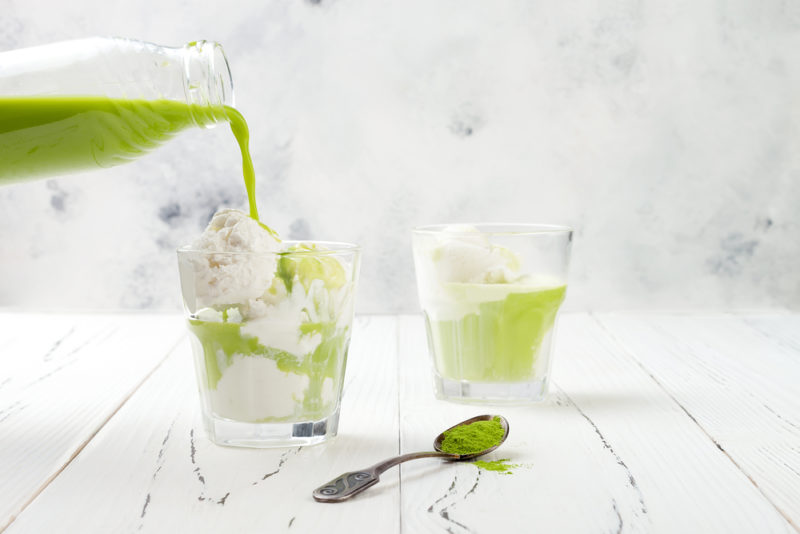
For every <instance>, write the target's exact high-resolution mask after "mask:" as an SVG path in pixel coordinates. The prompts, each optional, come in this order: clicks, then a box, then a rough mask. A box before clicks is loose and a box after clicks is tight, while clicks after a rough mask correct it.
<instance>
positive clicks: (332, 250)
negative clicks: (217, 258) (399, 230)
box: [176, 240, 361, 256]
mask: <svg viewBox="0 0 800 534" xmlns="http://www.w3.org/2000/svg"><path fill="white" fill-rule="evenodd" d="M281 244H282V245H287V244H288V245H321V246H323V247H327V248H325V249H316V250H276V251H267V252H255V251H251V250H239V251H223V250H203V249H198V248H193V247H192V245H183V246H180V247H178V248H177V250H176V252H177V253H178V255H182V254H198V255H204V256H214V255H217V254H225V255H234V256H264V255H274V256H336V255H340V254H347V253H356V252H361V247H360V246H359V245H356V244H354V243H347V242H345V241H314V240H287V241H281Z"/></svg>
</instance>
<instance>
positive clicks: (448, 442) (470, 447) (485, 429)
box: [441, 417, 519, 475]
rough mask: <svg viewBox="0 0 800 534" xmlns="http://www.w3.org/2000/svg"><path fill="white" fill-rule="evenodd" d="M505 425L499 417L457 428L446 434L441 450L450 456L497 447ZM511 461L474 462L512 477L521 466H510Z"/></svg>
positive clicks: (481, 466) (481, 467)
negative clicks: (512, 470)
mask: <svg viewBox="0 0 800 534" xmlns="http://www.w3.org/2000/svg"><path fill="white" fill-rule="evenodd" d="M504 433H505V431H504V430H503V425H502V423H501V421H500V418H499V417H495V418H494V419H492V420H490V421H475V422H474V423H470V424H468V425H464V426H457V427H456V428H452V429H450V430H448V431H446V432H445V433H444V439H443V440H442V446H441V449H442V451H443V452H447V453H450V454H472V453H476V452H480V451H483V450H486V449H489V448H491V447H495V446H497V445H498V444H499V443H500V441H501V440H502V439H503V434H504ZM508 461H509V459H508V458H505V459H503V460H494V461H491V462H486V461H482V460H478V461H476V462H473V464H474V465H475V466H476V467H479V468H480V469H485V470H487V471H496V472H499V473H500V474H503V475H510V474H511V469H513V468H516V467H519V464H509V463H508Z"/></svg>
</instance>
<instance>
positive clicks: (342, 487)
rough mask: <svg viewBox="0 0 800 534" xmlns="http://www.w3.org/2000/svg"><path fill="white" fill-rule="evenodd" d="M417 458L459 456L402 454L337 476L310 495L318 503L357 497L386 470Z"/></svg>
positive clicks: (428, 453) (444, 453) (456, 458)
mask: <svg viewBox="0 0 800 534" xmlns="http://www.w3.org/2000/svg"><path fill="white" fill-rule="evenodd" d="M417 458H447V459H449V460H458V459H459V458H460V456H459V455H458V454H448V453H446V452H412V453H409V454H402V455H400V456H395V457H394V458H389V459H388V460H384V461H382V462H380V463H377V464H375V465H373V466H372V467H368V468H366V469H362V470H360V471H351V472H349V473H344V474H343V475H339V476H338V477H336V478H334V479H333V480H331V481H330V482H328V483H327V484H323V485H322V486H320V487H318V488H317V489H315V490H314V493H312V495H313V496H314V500H315V501H318V502H342V501H346V500H347V499H349V498H350V497H352V496H353V495H357V494H358V493H361V492H362V491H364V490H365V489H367V488H368V487H370V486H372V485H374V484H377V483H378V480H379V479H380V475H381V473H383V472H384V471H386V470H387V469H389V468H391V467H394V466H396V465H397V464H401V463H403V462H407V461H409V460H416V459H417Z"/></svg>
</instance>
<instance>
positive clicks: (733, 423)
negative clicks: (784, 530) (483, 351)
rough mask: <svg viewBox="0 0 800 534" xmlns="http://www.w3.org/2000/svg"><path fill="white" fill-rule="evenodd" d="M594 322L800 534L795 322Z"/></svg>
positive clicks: (791, 318) (798, 334)
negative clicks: (635, 361)
mask: <svg viewBox="0 0 800 534" xmlns="http://www.w3.org/2000/svg"><path fill="white" fill-rule="evenodd" d="M598 320H599V321H600V322H601V323H602V324H603V325H604V326H605V327H606V328H607V329H608V330H609V331H610V333H611V335H612V336H613V337H614V339H616V340H617V342H618V343H620V344H621V345H622V346H624V347H625V349H626V350H627V351H628V352H629V353H631V354H632V355H633V356H634V357H635V358H636V360H638V362H639V363H640V364H641V366H642V368H643V369H645V370H646V371H647V372H648V373H650V374H651V375H652V376H654V377H655V379H656V380H657V381H658V382H659V383H660V384H661V385H662V386H663V387H664V389H665V390H666V391H667V392H669V394H670V395H671V396H672V397H673V398H674V399H675V402H676V403H678V404H680V406H681V407H682V408H683V409H684V410H685V411H686V412H687V413H689V414H691V417H692V418H693V419H694V420H695V421H696V424H697V425H698V426H699V428H702V429H703V431H704V432H706V433H707V434H708V435H709V436H710V438H711V439H713V441H714V443H716V445H717V447H719V449H720V450H721V451H724V454H725V455H727V456H728V457H729V458H730V461H731V462H732V463H733V464H735V465H736V466H738V467H739V468H741V470H742V472H744V473H745V474H746V475H747V476H748V477H749V478H750V479H751V480H752V483H753V484H754V487H755V486H757V488H758V490H759V491H760V492H762V493H763V494H764V495H765V496H766V497H767V498H768V499H769V500H770V501H771V502H773V503H774V505H775V507H776V508H777V509H778V510H780V512H781V513H782V514H783V515H784V516H785V517H786V518H787V519H788V520H789V521H790V522H791V523H792V524H793V525H794V527H795V528H796V529H798V530H800V528H798V527H800V395H798V383H800V316H798V315H773V316H768V315H754V316H737V315H714V316H704V317H698V316H679V315H664V314H659V315H641V316H635V317H631V316H627V315H612V314H607V315H605V314H604V315H601V316H599V317H598Z"/></svg>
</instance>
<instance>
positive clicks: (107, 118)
mask: <svg viewBox="0 0 800 534" xmlns="http://www.w3.org/2000/svg"><path fill="white" fill-rule="evenodd" d="M223 120H224V121H228V122H229V123H230V126H231V130H232V131H233V135H234V136H235V137H236V141H237V143H238V144H239V149H240V150H241V152H242V170H243V174H244V183H245V188H246V189H247V198H248V203H249V208H250V216H251V217H252V218H254V219H256V220H258V210H257V208H256V198H255V172H254V170H253V162H252V159H251V157H250V149H249V137H250V135H249V130H248V128H247V122H245V120H244V117H242V115H241V113H239V112H238V111H237V110H235V109H234V108H232V107H229V106H198V105H193V104H186V103H183V102H177V101H172V100H127V99H117V98H106V97H95V96H68V97H65V96H58V97H55V96H54V97H47V96H45V97H41V96H31V97H0V185H2V184H7V183H13V182H18V181H23V180H27V179H31V178H36V177H40V176H46V175H51V174H62V173H65V172H70V171H78V170H85V169H91V168H98V167H100V168H106V167H113V166H115V165H121V164H123V163H127V162H129V161H132V160H134V159H137V158H139V157H140V156H142V155H144V154H146V153H147V152H149V151H151V150H153V149H155V148H157V147H159V146H161V145H162V144H164V143H165V142H167V141H168V140H170V139H172V138H173V137H174V136H175V135H176V134H177V133H179V132H181V131H182V130H185V129H188V128H193V127H197V126H200V125H203V124H211V123H214V122H219V121H223Z"/></svg>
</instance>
